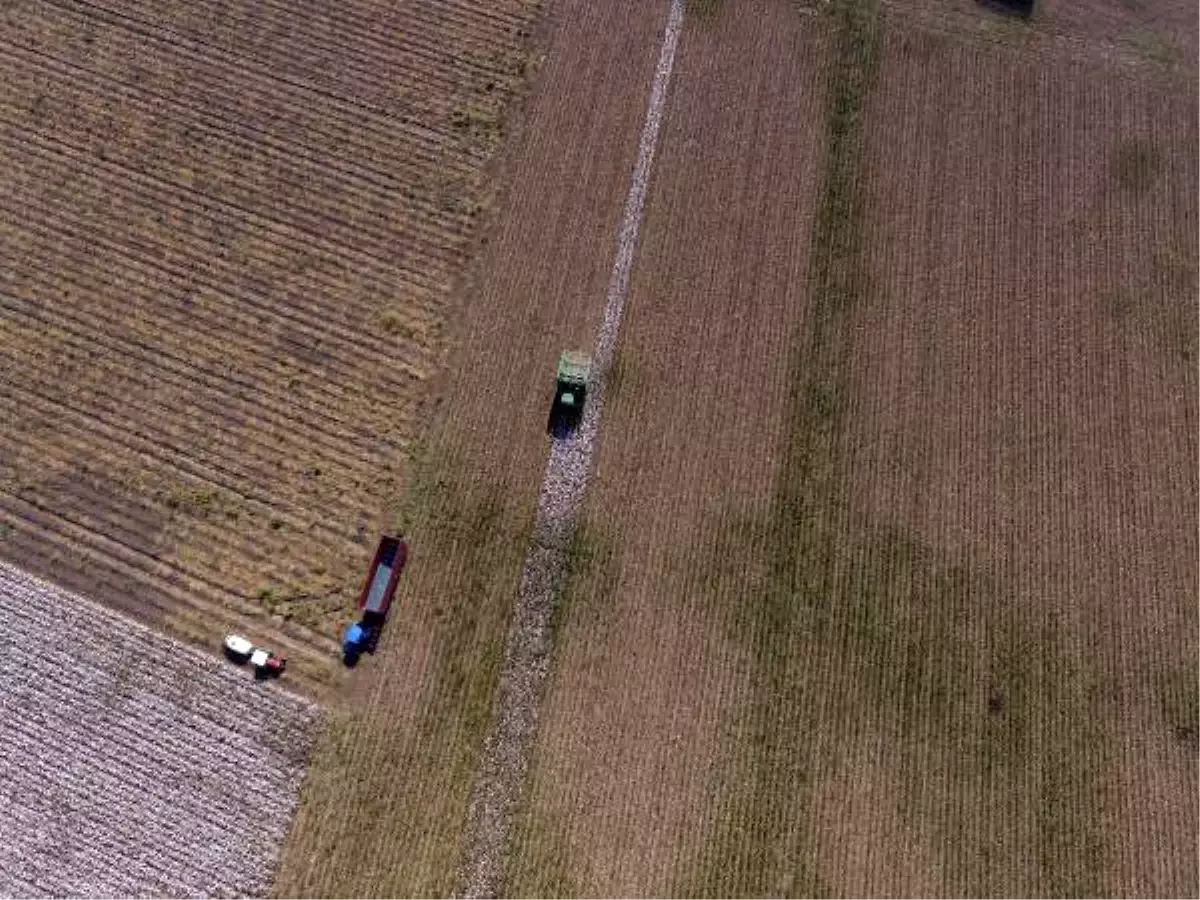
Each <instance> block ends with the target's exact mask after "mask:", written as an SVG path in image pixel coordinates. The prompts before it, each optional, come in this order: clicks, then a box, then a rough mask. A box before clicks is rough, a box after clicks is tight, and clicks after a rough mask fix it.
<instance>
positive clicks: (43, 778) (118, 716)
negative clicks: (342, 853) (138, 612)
mask: <svg viewBox="0 0 1200 900" xmlns="http://www.w3.org/2000/svg"><path fill="white" fill-rule="evenodd" d="M315 720H316V709H315V707H313V706H311V705H310V704H309V703H308V702H306V701H304V700H301V699H300V698H298V697H294V696H292V695H290V694H287V693H285V692H284V691H281V690H279V689H278V687H277V686H275V685H268V684H262V683H256V682H255V681H254V680H253V679H252V678H251V677H250V676H249V674H248V673H247V672H244V671H235V670H233V669H232V667H230V666H228V665H227V664H225V663H222V662H219V661H217V660H214V659H212V658H211V657H209V656H207V655H205V654H202V653H200V652H198V651H195V650H192V649H190V648H188V647H185V646H183V645H181V644H179V643H178V642H176V641H173V640H170V639H168V638H165V637H162V636H159V635H157V634H155V633H153V632H152V631H150V630H148V629H146V628H144V627H142V626H140V625H138V624H137V623H135V622H132V621H130V620H128V619H127V618H125V617H124V616H120V615H117V614H115V613H113V612H110V611H108V610H106V609H104V608H102V607H99V606H97V605H95V604H93V603H90V602H89V601H86V600H84V599H82V598H80V597H77V596H75V595H73V594H70V593H67V592H65V591H62V590H60V589H58V588H55V587H52V586H50V585H49V584H47V583H45V582H41V581H38V580H35V579H32V578H30V577H29V576H27V575H25V574H23V573H21V572H20V571H18V570H17V569H15V568H13V567H11V566H8V565H5V564H0V746H3V748H4V752H3V753H0V810H2V811H3V815H2V816H0V894H3V895H5V896H18V897H37V896H49V897H67V896H72V897H74V896H81V897H93V896H94V897H114V896H116V897H120V896H168V897H195V896H246V895H250V896H254V895H261V894H263V893H264V892H265V891H266V890H267V888H268V887H269V885H270V882H271V879H272V876H273V872H274V868H275V865H276V861H277V859H278V853H279V845H280V843H281V841H282V840H283V838H284V835H285V833H286V829H287V823H288V821H289V819H290V817H291V814H292V811H293V810H294V809H295V806H296V802H297V794H298V792H299V787H300V781H301V778H302V777H303V773H304V766H305V760H306V757H307V755H308V752H309V748H310V744H311V740H312V731H313V725H314V724H315Z"/></svg>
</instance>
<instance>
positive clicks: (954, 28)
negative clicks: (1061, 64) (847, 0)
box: [882, 0, 1200, 78]
mask: <svg viewBox="0 0 1200 900" xmlns="http://www.w3.org/2000/svg"><path fill="white" fill-rule="evenodd" d="M882 3H883V6H884V8H885V9H887V11H888V12H889V14H891V15H894V16H895V17H896V18H898V19H901V20H903V21H904V22H906V23H907V24H909V25H914V24H920V25H921V27H923V28H928V29H932V30H937V31H948V32H950V33H953V34H957V35H960V36H969V37H970V38H971V39H973V40H980V41H984V42H987V43H997V44H1000V45H1002V46H1008V47H1010V48H1012V49H1019V50H1020V51H1021V52H1025V53H1030V52H1033V53H1037V54H1038V55H1043V56H1047V57H1049V58H1051V59H1057V60H1060V61H1061V60H1063V59H1065V58H1073V59H1076V60H1088V59H1090V60H1093V61H1095V60H1100V59H1106V60H1108V61H1110V62H1113V63H1117V64H1119V65H1122V66H1131V67H1135V68H1144V69H1150V70H1155V71H1159V72H1161V71H1171V70H1174V71H1176V72H1177V73H1182V74H1183V76H1184V77H1185V78H1187V77H1189V76H1188V73H1190V72H1192V71H1194V69H1195V65H1196V54H1197V52H1200V14H1198V11H1197V7H1196V4H1195V3H1191V2H1189V0H1086V2H1073V3H1066V2H1060V0H936V2H931V0H882Z"/></svg>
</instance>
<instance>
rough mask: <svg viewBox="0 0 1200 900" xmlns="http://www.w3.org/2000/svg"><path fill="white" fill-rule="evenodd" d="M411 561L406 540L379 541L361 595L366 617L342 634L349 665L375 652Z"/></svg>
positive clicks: (360, 605)
mask: <svg viewBox="0 0 1200 900" xmlns="http://www.w3.org/2000/svg"><path fill="white" fill-rule="evenodd" d="M407 561H408V544H406V543H405V542H404V538H402V537H399V536H394V535H390V534H385V535H384V536H383V537H381V538H380V539H379V546H378V547H376V548H375V558H374V559H373V560H372V561H371V568H370V569H369V570H368V571H367V579H366V581H364V582H363V586H362V590H361V591H359V593H358V608H359V609H361V610H362V616H361V617H360V618H359V620H358V621H357V622H352V623H351V624H349V625H347V626H346V630H345V631H344V632H343V633H342V661H343V662H344V663H345V664H346V665H347V666H354V665H357V663H358V660H359V657H361V656H362V655H363V654H364V653H374V652H375V647H376V646H377V645H378V644H379V636H380V634H382V633H383V626H384V624H385V623H386V622H387V617H388V610H390V609H391V606H392V598H393V597H394V596H395V595H396V583H397V582H398V581H399V580H400V572H401V571H402V570H403V569H404V564H405V563H406V562H407Z"/></svg>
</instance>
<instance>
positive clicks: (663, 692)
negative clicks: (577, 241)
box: [507, 4, 826, 896]
mask: <svg viewBox="0 0 1200 900" xmlns="http://www.w3.org/2000/svg"><path fill="white" fill-rule="evenodd" d="M743 9H744V7H743ZM745 12H746V14H745V15H738V16H736V17H735V16H728V17H724V18H722V19H721V20H720V21H719V23H712V24H708V23H705V22H703V21H700V22H697V21H695V20H692V21H691V22H690V24H689V25H688V27H687V28H686V29H685V32H684V35H683V39H682V42H681V49H680V53H679V57H678V59H677V61H676V71H675V74H674V76H673V77H674V79H675V82H674V84H675V87H674V89H673V91H672V97H671V102H670V108H669V113H668V118H667V122H666V125H665V126H664V131H663V135H662V145H661V151H660V157H659V160H658V162H657V163H656V169H655V181H654V188H653V190H652V192H651V199H650V205H649V207H648V210H647V214H646V220H645V223H644V226H643V239H642V246H641V248H640V250H639V259H638V263H637V271H636V274H635V277H634V281H633V285H632V288H631V292H630V297H629V303H628V307H627V312H626V319H625V324H624V326H623V335H622V339H621V342H620V347H619V351H618V357H617V361H616V364H615V366H614V374H613V376H612V384H613V387H612V389H611V392H610V397H611V399H609V400H608V401H607V402H606V407H605V421H604V423H603V426H602V429H601V438H600V447H601V449H600V452H599V460H598V466H597V474H596V478H595V480H594V482H593V484H592V487H591V489H590V494H589V499H588V518H587V522H586V524H585V526H584V528H583V530H582V531H581V534H580V537H579V539H578V545H577V547H576V548H575V550H574V559H575V563H574V566H573V572H572V579H571V582H570V584H569V586H568V591H567V597H566V599H565V601H564V603H565V610H564V612H563V613H562V616H563V620H564V623H565V624H564V625H563V631H562V633H561V636H560V638H559V640H560V641H561V644H560V646H559V650H558V653H557V655H556V670H555V672H554V675H553V683H552V688H551V690H550V691H549V694H548V697H547V700H546V703H545V712H544V718H543V724H542V731H541V735H540V738H539V745H538V748H537V751H536V755H535V763H534V771H533V775H532V784H531V792H530V808H529V811H528V813H527V816H526V818H525V820H524V822H523V823H522V827H521V837H520V839H519V842H518V845H517V847H516V849H515V856H514V859H513V860H512V862H511V864H510V869H509V880H508V885H507V887H508V891H509V893H511V894H514V895H518V896H523V895H528V894H530V893H533V894H549V895H555V894H568V895H586V896H631V895H652V896H653V895H669V894H673V893H678V892H680V891H685V892H690V891H700V892H702V893H708V892H709V890H710V884H711V883H708V882H706V881H705V878H706V877H707V875H706V873H707V871H708V869H709V868H710V867H714V866H720V865H722V860H721V859H720V853H721V848H719V847H717V846H715V845H714V844H713V843H712V833H711V821H712V818H713V816H714V815H715V811H714V804H715V803H717V802H719V801H720V800H721V799H722V798H723V795H724V793H725V785H724V782H725V780H726V779H729V778H730V777H736V765H735V761H736V758H737V755H738V753H739V748H738V744H739V740H738V738H737V737H735V735H736V730H737V729H738V728H739V727H740V723H739V720H738V716H737V714H736V710H737V707H738V706H739V705H740V704H742V703H744V702H745V695H746V691H747V684H746V682H747V679H748V678H749V677H750V673H751V671H752V669H753V665H752V662H751V659H750V657H751V656H752V655H753V653H754V651H753V649H752V648H749V647H747V646H746V645H745V644H744V642H743V640H742V639H741V636H740V635H739V630H740V628H741V626H740V624H739V623H738V614H737V607H738V606H739V604H741V603H742V602H743V597H742V594H743V593H744V592H745V591H747V590H754V589H755V588H754V584H755V581H756V580H758V579H761V578H762V577H763V573H762V571H761V566H760V565H759V561H758V559H757V558H756V554H755V553H754V547H753V545H754V544H755V542H756V541H757V540H758V539H759V538H760V537H761V535H759V534H757V533H756V531H755V529H756V527H757V525H756V522H757V520H759V519H761V517H762V510H764V509H765V508H766V506H767V505H768V504H769V502H770V497H771V489H772V485H773V481H774V473H775V469H776V466H777V464H778V460H777V455H776V448H777V446H778V444H779V442H780V440H781V432H782V430H783V428H784V421H783V418H784V409H785V406H786V399H787V394H788V385H787V376H788V353H787V342H788V339H789V335H790V331H791V323H792V321H793V320H794V319H796V318H797V317H798V316H802V315H803V310H804V304H805V290H804V280H803V279H804V272H805V270H806V268H807V256H808V251H809V239H808V235H809V232H810V230H811V227H812V222H811V219H812V212H813V208H814V195H815V192H816V190H817V186H818V185H817V181H818V175H819V172H820V168H821V161H820V144H821V130H820V128H819V127H814V124H813V123H814V122H816V123H819V121H820V117H821V111H822V100H823V92H822V84H821V78H820V73H821V71H822V65H823V62H824V58H825V53H826V48H825V47H824V45H823V43H822V41H821V38H820V32H819V30H818V28H817V27H816V23H815V20H814V19H813V18H812V17H811V16H807V15H804V14H802V13H798V12H796V11H795V10H793V9H787V8H784V7H782V6H780V5H778V4H756V5H754V7H753V10H752V11H750V10H745ZM748 59H759V60H763V61H764V62H763V64H761V65H759V64H756V65H753V66H749V65H747V64H746V61H747V60H748ZM766 60H769V61H770V62H769V63H767V62H765V61H766ZM748 551H749V552H748ZM730 738H733V739H732V740H731V739H730Z"/></svg>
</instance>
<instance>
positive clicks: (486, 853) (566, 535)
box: [459, 0, 683, 897]
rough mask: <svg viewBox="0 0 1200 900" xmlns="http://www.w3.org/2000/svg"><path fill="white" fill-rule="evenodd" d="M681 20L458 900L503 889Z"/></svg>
mask: <svg viewBox="0 0 1200 900" xmlns="http://www.w3.org/2000/svg"><path fill="white" fill-rule="evenodd" d="M682 23H683V0H672V2H671V5H670V11H669V13H668V16H667V22H666V27H665V29H664V34H663V42H662V50H661V52H660V54H659V59H658V68H657V69H656V71H655V75H654V81H653V83H652V86H651V90H650V103H649V108H648V109H647V111H646V120H645V124H644V125H643V127H642V136H641V142H640V144H639V147H638V157H637V164H636V165H635V167H634V170H633V179H632V183H631V184H630V186H629V196H628V199H627V200H626V203H625V213H624V217H623V218H622V221H621V231H620V234H619V235H618V236H617V255H616V260H615V261H614V263H613V270H612V277H611V279H610V281H609V286H608V296H607V300H606V303H605V307H604V320H603V322H602V323H601V326H600V334H599V335H598V337H597V339H596V347H595V350H594V352H593V355H592V360H593V362H592V373H591V379H590V381H589V383H588V399H587V403H586V405H585V407H584V414H583V421H582V422H581V423H580V426H579V429H578V431H577V432H576V433H575V434H574V435H573V436H572V437H570V438H567V439H565V440H556V441H554V442H553V443H552V445H551V449H550V460H549V462H548V463H547V465H546V475H545V478H544V480H543V482H542V493H541V496H540V498H539V500H538V512H537V521H536V523H535V525H534V536H533V545H532V546H531V547H530V549H529V555H528V556H527V557H526V559H525V565H524V568H523V570H522V573H521V583H520V588H519V596H518V598H517V604H516V609H515V611H514V614H513V620H512V624H511V626H510V629H509V634H508V644H507V647H506V649H505V657H504V667H503V669H502V670H501V675H500V686H499V691H498V692H497V701H496V707H495V711H494V714H493V715H494V718H493V724H492V730H491V733H490V734H489V735H488V738H487V741H486V743H485V745H484V751H483V759H482V762H481V765H480V769H479V774H478V776H477V780H476V783H475V787H474V790H473V793H472V796H471V805H470V809H469V812H468V819H467V832H466V842H465V850H464V857H463V863H462V870H461V873H460V879H459V886H460V887H459V896H467V897H494V896H496V894H497V893H498V891H499V890H500V887H501V883H502V879H503V874H504V872H503V865H504V850H505V846H506V844H507V840H508V835H509V830H510V827H511V825H512V818H513V812H514V810H515V809H516V805H517V801H518V799H519V797H520V793H521V789H522V786H523V783H524V776H525V769H526V758H527V754H528V751H529V748H530V745H531V744H532V742H533V737H534V733H535V731H536V728H537V712H538V701H539V699H540V696H541V688H542V682H543V681H544V680H545V677H546V671H547V669H548V667H549V664H550V649H551V635H550V627H549V626H550V614H551V611H552V609H553V606H554V598H555V595H556V593H557V592H558V591H560V590H561V589H562V587H563V580H564V577H565V574H566V562H567V548H568V546H569V545H570V542H571V538H572V537H573V536H574V533H575V528H576V524H577V522H578V517H579V512H580V509H581V508H582V506H583V495H584V491H585V490H586V489H587V483H588V479H589V477H590V475H591V471H592V455H593V453H594V452H595V447H596V436H597V434H598V432H599V428H600V416H601V414H602V413H603V411H604V386H605V382H606V380H607V377H608V372H609V368H610V367H611V365H612V359H613V351H614V350H615V348H616V344H617V335H618V332H619V330H620V326H621V315H622V313H623V312H624V309H625V298H626V296H627V295H628V293H629V276H630V272H631V270H632V268H633V258H634V253H635V252H636V250H637V242H638V232H639V230H640V229H641V224H642V215H643V211H644V208H645V203H646V191H647V188H648V186H649V183H650V172H651V168H652V166H653V163H654V151H655V147H656V145H657V143H658V132H659V127H660V126H661V124H662V119H663V113H664V110H665V109H666V100H667V90H668V87H669V86H670V81H671V70H672V68H673V67H674V63H675V48H676V46H677V45H678V42H679V32H680V28H681V26H682Z"/></svg>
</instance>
